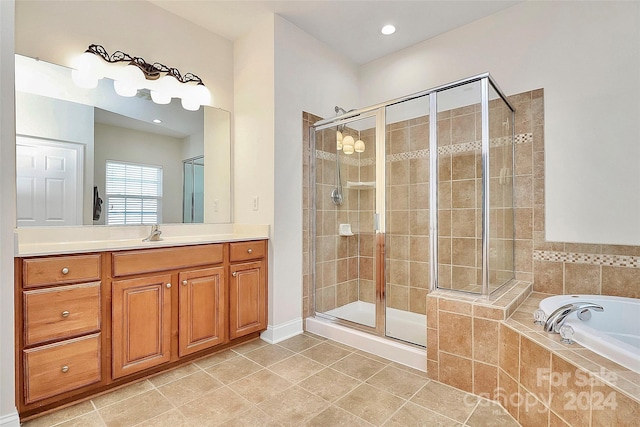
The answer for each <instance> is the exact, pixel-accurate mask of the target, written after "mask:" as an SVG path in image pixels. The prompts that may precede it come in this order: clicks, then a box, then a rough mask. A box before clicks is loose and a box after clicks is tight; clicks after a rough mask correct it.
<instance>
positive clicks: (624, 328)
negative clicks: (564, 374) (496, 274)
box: [540, 295, 640, 373]
mask: <svg viewBox="0 0 640 427" xmlns="http://www.w3.org/2000/svg"><path fill="white" fill-rule="evenodd" d="M575 302H592V303H595V304H599V305H601V306H602V307H603V308H604V311H603V312H597V311H594V310H590V311H591V318H590V319H589V320H580V319H578V315H577V313H576V312H573V313H571V314H570V315H569V316H567V319H566V321H565V323H564V324H565V325H570V326H571V327H572V328H573V330H574V331H575V334H574V336H573V339H574V341H576V342H577V343H579V344H581V345H582V346H584V347H586V348H588V349H590V350H591V351H593V352H595V353H598V354H599V355H601V356H604V357H606V358H607V359H610V360H612V361H614V362H616V363H618V364H619V365H622V366H624V367H625V368H628V369H631V370H632V371H634V372H637V373H640V299H635V298H623V297H614V296H605V295H557V296H553V297H549V298H545V299H543V300H542V301H541V302H540V308H541V309H542V310H544V312H545V314H546V315H547V316H549V315H550V314H551V313H552V312H553V311H554V310H555V309H556V308H558V307H561V306H563V305H565V304H571V303H575Z"/></svg>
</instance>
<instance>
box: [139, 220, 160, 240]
mask: <svg viewBox="0 0 640 427" xmlns="http://www.w3.org/2000/svg"><path fill="white" fill-rule="evenodd" d="M161 234H162V231H160V226H159V225H158V224H153V225H152V226H151V233H149V235H148V236H147V237H145V238H144V239H142V241H143V242H157V241H159V240H162V238H161V237H160V235H161Z"/></svg>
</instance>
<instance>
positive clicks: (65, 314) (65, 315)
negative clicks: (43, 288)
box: [62, 310, 70, 317]
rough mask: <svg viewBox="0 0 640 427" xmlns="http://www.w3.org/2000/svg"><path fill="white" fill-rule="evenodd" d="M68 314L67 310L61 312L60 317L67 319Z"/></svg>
mask: <svg viewBox="0 0 640 427" xmlns="http://www.w3.org/2000/svg"><path fill="white" fill-rule="evenodd" d="M69 314H70V313H69V312H68V311H67V310H65V311H63V312H62V317H69Z"/></svg>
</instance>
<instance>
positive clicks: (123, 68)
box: [71, 44, 211, 111]
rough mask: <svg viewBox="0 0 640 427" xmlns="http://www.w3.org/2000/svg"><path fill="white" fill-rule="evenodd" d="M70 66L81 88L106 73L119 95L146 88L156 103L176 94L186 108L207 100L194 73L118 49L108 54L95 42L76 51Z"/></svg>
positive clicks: (92, 84)
mask: <svg viewBox="0 0 640 427" xmlns="http://www.w3.org/2000/svg"><path fill="white" fill-rule="evenodd" d="M74 68H75V69H74V70H73V71H72V73H71V76H72V77H73V81H74V82H75V83H76V84H77V85H78V86H80V87H84V88H95V87H96V86H97V85H98V80H100V79H101V78H103V77H109V78H111V79H113V81H114V82H113V87H114V89H115V91H116V92H117V93H118V95H121V96H135V95H136V93H137V92H138V90H139V89H149V91H150V93H151V99H152V100H153V102H155V103H156V104H168V103H170V102H171V99H172V98H180V99H181V100H182V107H183V108H184V109H185V110H190V111H196V110H198V109H199V108H200V106H201V105H209V104H210V102H211V93H210V92H209V89H207V88H206V86H205V85H204V83H203V82H202V79H201V78H200V77H198V76H196V75H195V74H192V73H185V74H184V75H182V74H180V71H178V69H177V68H171V67H167V66H166V65H164V64H160V63H159V62H154V63H153V64H149V63H148V62H146V61H145V60H144V59H142V58H140V57H136V56H131V55H129V54H127V53H124V52H122V51H119V50H118V51H115V52H114V53H113V54H111V55H109V54H108V53H107V51H106V50H105V48H104V47H102V46H100V45H96V44H92V45H90V46H89V47H88V48H87V50H86V51H85V52H84V53H83V54H82V55H80V57H79V58H78V60H77V63H76V66H75V67H74Z"/></svg>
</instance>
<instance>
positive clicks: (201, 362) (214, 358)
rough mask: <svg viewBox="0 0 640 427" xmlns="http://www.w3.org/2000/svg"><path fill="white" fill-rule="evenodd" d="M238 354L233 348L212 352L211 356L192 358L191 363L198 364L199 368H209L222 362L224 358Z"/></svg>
mask: <svg viewBox="0 0 640 427" xmlns="http://www.w3.org/2000/svg"><path fill="white" fill-rule="evenodd" d="M234 357H240V356H238V353H236V352H235V351H233V350H224V351H221V352H220V353H216V354H212V355H211V356H207V357H204V358H202V359H198V360H194V361H193V364H194V365H196V366H199V367H200V368H201V369H207V368H210V367H211V366H213V365H217V364H218V363H222V362H224V361H225V360H229V359H233V358H234Z"/></svg>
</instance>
